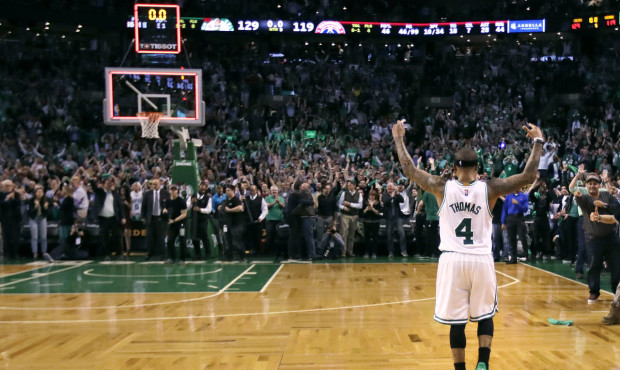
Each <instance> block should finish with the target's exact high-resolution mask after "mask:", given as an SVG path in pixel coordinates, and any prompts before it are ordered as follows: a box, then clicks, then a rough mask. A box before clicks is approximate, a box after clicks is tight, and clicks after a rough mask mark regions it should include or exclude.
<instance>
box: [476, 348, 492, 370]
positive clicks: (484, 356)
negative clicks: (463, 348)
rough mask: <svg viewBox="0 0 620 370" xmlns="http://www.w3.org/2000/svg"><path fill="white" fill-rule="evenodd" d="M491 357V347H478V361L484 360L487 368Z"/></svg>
mask: <svg viewBox="0 0 620 370" xmlns="http://www.w3.org/2000/svg"><path fill="white" fill-rule="evenodd" d="M489 357H491V348H489V347H479V348H478V363H480V362H484V364H485V365H486V367H487V369H488V368H489Z"/></svg>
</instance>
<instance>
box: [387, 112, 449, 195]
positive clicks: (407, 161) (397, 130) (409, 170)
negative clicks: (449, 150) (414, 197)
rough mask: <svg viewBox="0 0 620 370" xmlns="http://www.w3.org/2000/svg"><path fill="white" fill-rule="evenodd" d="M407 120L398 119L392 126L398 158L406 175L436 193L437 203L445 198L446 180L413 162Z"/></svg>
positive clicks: (423, 187)
mask: <svg viewBox="0 0 620 370" xmlns="http://www.w3.org/2000/svg"><path fill="white" fill-rule="evenodd" d="M404 122H405V120H400V121H397V122H396V124H395V125H394V126H392V136H393V137H394V144H395V145H396V152H397V153H398V160H399V161H400V165H401V167H402V168H403V172H404V173H405V176H407V177H408V178H409V179H411V180H412V181H415V182H416V183H417V184H418V185H419V186H420V187H421V188H422V189H424V190H425V191H428V192H430V193H431V194H433V195H435V197H436V198H437V203H441V200H442V199H443V189H444V186H445V184H446V180H445V179H444V178H443V177H441V176H433V175H430V174H428V173H427V172H426V171H422V170H420V169H418V168H416V166H415V165H414V164H413V159H411V156H410V155H409V153H408V152H407V147H405V140H404V138H405V126H404Z"/></svg>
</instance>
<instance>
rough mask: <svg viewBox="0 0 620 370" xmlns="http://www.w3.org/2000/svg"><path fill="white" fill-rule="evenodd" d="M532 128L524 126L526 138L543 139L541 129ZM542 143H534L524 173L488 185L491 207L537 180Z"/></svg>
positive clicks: (493, 180) (498, 179) (496, 179)
mask: <svg viewBox="0 0 620 370" xmlns="http://www.w3.org/2000/svg"><path fill="white" fill-rule="evenodd" d="M529 126H530V128H528V127H527V126H523V129H524V130H525V131H527V135H526V137H529V138H532V139H534V138H541V139H543V140H544V138H543V133H542V131H541V130H540V128H539V127H537V126H535V125H533V124H531V123H530V124H529ZM542 147H543V146H542V143H540V142H534V145H533V146H532V152H531V153H530V157H529V158H528V160H527V164H526V165H525V169H524V170H523V172H522V173H520V174H517V175H513V176H510V177H507V178H503V179H500V178H494V179H491V180H490V181H489V182H488V183H487V187H488V191H489V207H491V209H493V207H494V206H495V202H496V201H497V198H498V197H500V196H501V195H506V194H510V193H514V192H516V191H518V190H519V189H521V188H522V187H523V186H525V185H527V184H529V183H531V182H533V181H534V180H535V179H536V173H537V172H538V171H537V170H538V162H540V156H541V154H542Z"/></svg>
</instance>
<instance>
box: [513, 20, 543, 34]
mask: <svg viewBox="0 0 620 370" xmlns="http://www.w3.org/2000/svg"><path fill="white" fill-rule="evenodd" d="M524 32H528V33H531V32H545V20H544V19H532V20H525V21H508V33H524Z"/></svg>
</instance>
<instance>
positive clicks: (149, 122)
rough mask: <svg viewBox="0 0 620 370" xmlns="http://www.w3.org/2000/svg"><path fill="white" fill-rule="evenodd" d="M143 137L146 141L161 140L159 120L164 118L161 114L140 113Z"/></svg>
mask: <svg viewBox="0 0 620 370" xmlns="http://www.w3.org/2000/svg"><path fill="white" fill-rule="evenodd" d="M137 116H138V119H139V120H140V126H142V137H143V138H145V139H159V131H158V127H159V120H160V119H161V117H163V116H164V114H163V113H161V112H138V114H137Z"/></svg>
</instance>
